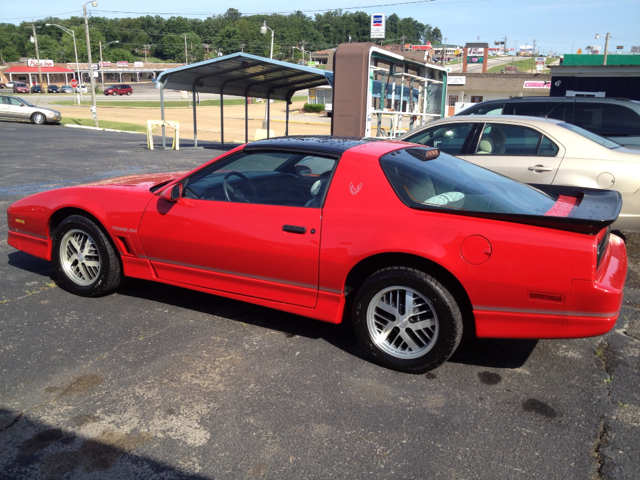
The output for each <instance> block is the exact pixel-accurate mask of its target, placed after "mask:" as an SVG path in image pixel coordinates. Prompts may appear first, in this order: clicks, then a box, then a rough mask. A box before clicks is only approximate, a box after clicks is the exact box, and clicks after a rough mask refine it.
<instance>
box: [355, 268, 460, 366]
mask: <svg viewBox="0 0 640 480" xmlns="http://www.w3.org/2000/svg"><path fill="white" fill-rule="evenodd" d="M352 319H353V326H354V329H355V332H356V335H357V337H358V339H359V340H360V342H361V343H362V344H363V345H364V348H365V350H366V352H367V353H368V354H369V355H370V356H371V357H372V358H373V360H374V361H375V362H376V363H378V364H380V365H382V366H384V367H387V368H391V369H393V370H398V371H401V372H407V373H424V372H427V371H429V370H432V369H434V368H436V367H438V366H439V365H441V364H442V363H444V362H445V361H446V360H447V359H448V358H449V357H450V356H451V355H452V354H453V352H454V351H455V349H456V348H457V347H458V345H459V343H460V339H461V338H462V314H461V312H460V308H459V306H458V304H457V303H456V300H455V299H454V297H453V295H451V293H450V292H449V291H448V290H447V289H446V288H445V287H444V285H442V283H440V282H439V281H438V280H437V279H436V278H434V277H432V276H430V275H428V274H426V273H425V272H422V271H420V270H416V269H413V268H408V267H399V266H398V267H387V268H383V269H381V270H378V271H377V272H375V273H374V274H373V275H371V276H370V277H369V278H368V279H367V280H366V281H365V282H364V283H363V285H362V286H361V287H360V289H359V291H358V293H357V294H356V297H355V299H354V302H353V311H352Z"/></svg>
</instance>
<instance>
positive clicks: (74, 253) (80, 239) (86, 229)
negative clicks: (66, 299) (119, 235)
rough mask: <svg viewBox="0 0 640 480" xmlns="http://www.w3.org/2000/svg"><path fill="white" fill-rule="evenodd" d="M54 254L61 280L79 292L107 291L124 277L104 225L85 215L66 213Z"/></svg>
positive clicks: (97, 293)
mask: <svg viewBox="0 0 640 480" xmlns="http://www.w3.org/2000/svg"><path fill="white" fill-rule="evenodd" d="M51 256H52V260H53V265H54V267H55V270H56V272H57V274H58V277H59V279H60V283H61V284H62V286H63V287H64V288H65V289H66V290H68V291H69V292H71V293H74V294H76V295H80V296H82V297H100V296H103V295H108V294H109V293H112V292H113V291H115V290H116V289H117V288H118V287H119V286H120V283H121V281H122V277H123V274H122V264H121V263H120V257H119V256H118V253H117V251H116V249H115V248H114V246H113V245H112V243H111V241H110V240H109V238H108V237H107V236H106V234H105V233H104V232H103V231H102V229H101V228H100V227H99V226H98V225H96V223H95V222H94V221H93V220H90V219H89V218H87V217H84V216H82V215H72V216H70V217H67V218H65V219H64V220H63V221H62V222H61V223H60V225H58V228H56V231H55V233H54V234H53V249H52V252H51Z"/></svg>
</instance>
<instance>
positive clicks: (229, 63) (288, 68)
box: [156, 53, 333, 100]
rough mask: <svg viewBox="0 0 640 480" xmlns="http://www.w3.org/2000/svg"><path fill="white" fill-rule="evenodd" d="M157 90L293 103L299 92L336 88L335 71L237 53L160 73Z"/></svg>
mask: <svg viewBox="0 0 640 480" xmlns="http://www.w3.org/2000/svg"><path fill="white" fill-rule="evenodd" d="M156 84H157V88H161V89H165V90H167V89H169V90H187V91H193V92H200V93H217V94H221V95H222V94H224V95H235V96H240V97H258V98H270V99H275V100H290V99H291V97H292V96H293V94H294V93H295V92H296V91H298V90H306V89H307V88H313V87H319V86H321V85H333V72H327V71H325V70H319V69H317V68H312V67H304V66H302V65H296V64H293V63H287V62H281V61H279V60H271V59H269V58H265V57H258V56H256V55H250V54H248V53H234V54H231V55H225V56H224V57H218V58H213V59H211V60H205V61H203V62H198V63H193V64H191V65H185V66H184V67H178V68H173V69H171V70H167V71H165V72H163V73H161V74H160V75H159V76H158V80H157V82H156Z"/></svg>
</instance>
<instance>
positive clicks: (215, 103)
mask: <svg viewBox="0 0 640 480" xmlns="http://www.w3.org/2000/svg"><path fill="white" fill-rule="evenodd" d="M292 100H293V101H294V102H297V101H306V100H307V97H293V99H292ZM282 101H283V100H275V102H276V103H277V102H282ZM51 104H52V105H69V106H73V105H77V103H75V102H73V101H71V100H62V101H59V102H51ZM224 104H225V105H244V100H243V99H241V98H237V99H236V98H233V99H228V100H225V101H224ZM81 105H82V106H89V105H91V101H83V102H82V103H81ZM96 105H97V106H98V107H127V108H160V102H159V101H149V102H136V101H114V102H96ZM164 106H165V108H185V107H186V108H188V107H190V106H191V104H190V102H189V101H187V100H169V101H166V102H164ZM198 106H199V107H219V106H220V100H201V101H200V103H199V104H198Z"/></svg>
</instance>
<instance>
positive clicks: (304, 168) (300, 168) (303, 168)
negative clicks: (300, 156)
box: [293, 165, 312, 177]
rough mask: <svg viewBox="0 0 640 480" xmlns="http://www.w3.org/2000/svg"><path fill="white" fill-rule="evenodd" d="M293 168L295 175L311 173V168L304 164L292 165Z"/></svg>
mask: <svg viewBox="0 0 640 480" xmlns="http://www.w3.org/2000/svg"><path fill="white" fill-rule="evenodd" d="M293 168H295V170H296V175H298V176H299V177H302V176H304V175H311V173H312V172H311V169H310V168H309V167H307V166H306V165H294V167H293Z"/></svg>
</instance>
